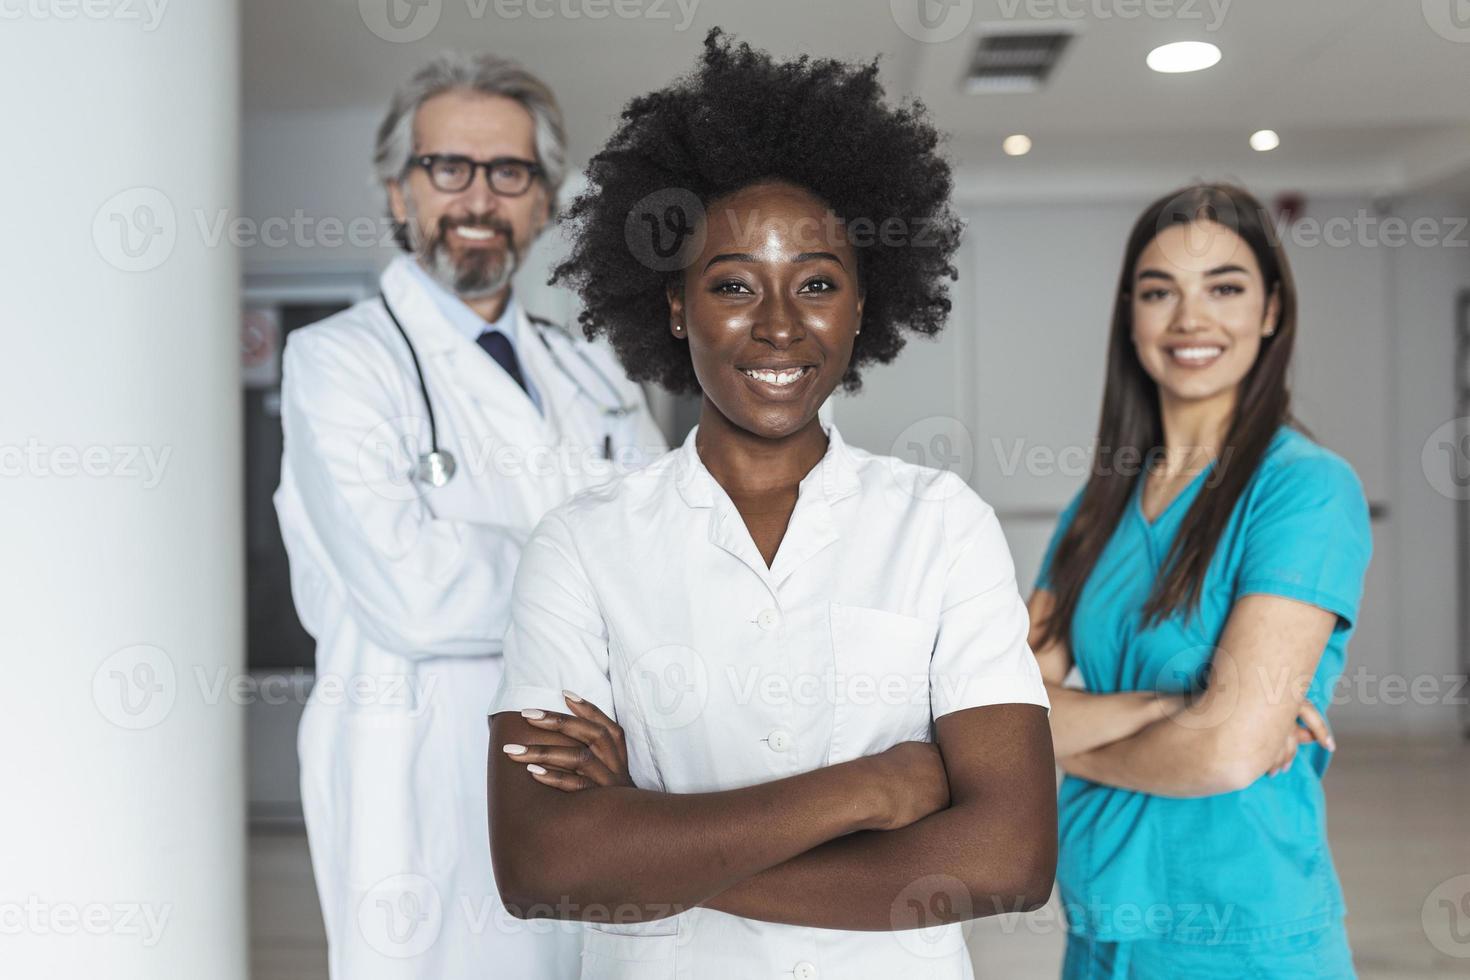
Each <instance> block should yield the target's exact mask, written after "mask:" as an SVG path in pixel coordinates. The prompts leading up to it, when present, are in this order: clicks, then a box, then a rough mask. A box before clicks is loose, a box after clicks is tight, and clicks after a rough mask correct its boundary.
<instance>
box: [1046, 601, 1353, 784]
mask: <svg viewBox="0 0 1470 980" xmlns="http://www.w3.org/2000/svg"><path fill="white" fill-rule="evenodd" d="M1053 598H1054V597H1053V596H1052V594H1051V593H1050V592H1048V591H1046V590H1038V591H1037V592H1036V593H1035V594H1034V595H1033V596H1032V598H1031V602H1030V611H1031V622H1032V623H1033V624H1034V625H1033V631H1032V637H1031V640H1032V643H1033V644H1035V643H1037V642H1038V641H1039V635H1038V634H1039V625H1038V624H1041V623H1044V622H1045V621H1046V618H1047V617H1048V616H1050V614H1051V609H1052V603H1053ZM1336 619H1337V617H1336V616H1335V615H1334V614H1333V613H1330V612H1328V611H1326V610H1324V609H1321V608H1318V607H1317V606H1313V605H1310V604H1307V603H1303V602H1298V601H1296V600H1293V599H1286V598H1283V597H1281V596H1274V595H1247V596H1245V597H1243V598H1242V599H1240V600H1239V601H1238V602H1237V603H1236V604H1235V607H1234V608H1233V609H1232V611H1231V613H1230V618H1229V619H1228V620H1227V621H1226V624H1225V630H1224V633H1223V634H1222V635H1221V638H1220V643H1219V646H1218V647H1217V648H1216V651H1215V654H1214V657H1213V659H1212V661H1211V670H1210V683H1209V687H1208V688H1207V689H1206V690H1205V692H1204V693H1203V694H1202V695H1200V696H1199V697H1198V698H1195V699H1193V700H1186V699H1185V698H1182V697H1177V696H1172V695H1161V694H1158V693H1156V692H1152V691H1128V692H1122V693H1117V694H1089V693H1086V692H1083V691H1076V690H1072V689H1069V688H1064V687H1063V686H1062V681H1063V679H1064V678H1065V677H1066V674H1067V672H1068V671H1069V670H1070V669H1071V667H1072V656H1071V652H1070V651H1069V650H1068V649H1067V647H1066V645H1065V644H1064V643H1056V642H1054V643H1052V644H1049V645H1047V646H1045V647H1042V648H1040V649H1037V650H1036V656H1037V661H1038V663H1039V664H1040V667H1041V672H1042V676H1043V678H1044V679H1045V682H1046V686H1047V694H1048V696H1050V697H1051V699H1052V714H1051V724H1052V737H1053V741H1054V743H1055V745H1056V751H1057V757H1058V760H1059V761H1060V763H1061V766H1062V768H1063V769H1064V770H1066V771H1067V772H1069V773H1071V774H1072V775H1075V776H1080V777H1082V778H1084V779H1089V780H1092V781H1093V782H1099V783H1105V784H1107V785H1110V786H1119V787H1122V788H1124V789H1131V790H1137V791H1139V792H1144V793H1154V794H1157V795H1160V796H1177V797H1194V796H1212V795H1215V794H1218V793H1228V792H1233V791H1235V790H1239V789H1243V788H1245V787H1246V786H1249V785H1250V784H1251V783H1253V782H1255V781H1256V780H1257V779H1258V778H1260V777H1261V776H1263V775H1265V774H1266V773H1267V772H1272V773H1273V774H1274V772H1276V771H1278V770H1279V769H1281V768H1285V767H1288V766H1290V764H1291V758H1292V757H1293V756H1294V754H1295V751H1296V747H1297V746H1298V745H1300V744H1302V743H1304V742H1310V741H1313V740H1316V741H1319V742H1322V743H1324V744H1325V745H1327V747H1328V748H1329V749H1330V748H1333V747H1334V746H1333V743H1332V737H1331V734H1330V733H1329V732H1328V730H1327V727H1326V722H1325V721H1324V720H1323V719H1322V717H1321V716H1320V715H1319V714H1318V713H1317V711H1316V710H1315V709H1314V708H1313V707H1312V705H1311V704H1310V703H1308V702H1307V701H1306V700H1305V698H1306V691H1307V687H1308V685H1309V684H1310V682H1311V679H1312V675H1313V673H1314V672H1315V671H1316V669H1317V663H1318V661H1319V660H1320V659H1321V656H1322V651H1323V649H1324V647H1325V646H1326V644H1327V641H1328V638H1329V637H1330V635H1331V633H1332V629H1333V627H1334V625H1335V623H1336ZM1033 648H1034V647H1033ZM1298 718H1300V719H1301V721H1302V723H1303V725H1305V726H1306V727H1299V726H1298V725H1297V724H1296V720H1297V719H1298Z"/></svg>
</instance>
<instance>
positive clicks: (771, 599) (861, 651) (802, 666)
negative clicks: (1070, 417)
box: [491, 427, 1048, 980]
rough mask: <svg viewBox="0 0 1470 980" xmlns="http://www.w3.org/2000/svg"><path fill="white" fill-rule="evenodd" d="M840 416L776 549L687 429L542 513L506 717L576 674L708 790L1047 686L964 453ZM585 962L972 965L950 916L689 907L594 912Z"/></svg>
mask: <svg viewBox="0 0 1470 980" xmlns="http://www.w3.org/2000/svg"><path fill="white" fill-rule="evenodd" d="M696 432H697V430H696ZM827 434H828V447H827V451H826V454H825V455H824V456H823V458H822V459H821V461H820V462H819V463H818V464H817V465H816V466H815V467H813V468H812V470H811V472H809V473H808V474H807V475H806V477H805V478H803V479H802V481H801V485H800V489H799V496H798V499H797V502H796V508H795V510H794V511H793V513H792V515H791V520H790V523H789V525H788V527H787V530H786V534H785V537H784V538H783V539H782V541H781V545H780V548H779V549H778V551H777V553H776V556H775V559H774V561H773V562H772V564H771V566H770V567H769V568H768V567H767V566H766V563H765V561H764V560H763V559H762V557H761V555H760V552H759V551H758V550H757V548H756V546H755V543H754V541H753V540H752V539H751V536H750V533H749V531H748V530H747V529H746V526H745V523H744V521H743V520H742V518H741V516H740V513H739V512H738V511H737V510H736V508H735V506H734V504H733V503H732V502H731V500H730V498H729V496H728V495H727V494H726V493H725V491H724V490H723V488H721V487H720V485H719V484H718V483H717V482H716V481H715V479H714V478H713V477H712V476H711V475H710V472H709V470H707V469H706V468H705V466H704V464H703V463H702V462H701V461H700V459H699V454H698V452H697V451H696V449H695V446H694V442H695V433H694V432H691V433H690V434H689V437H688V438H687V439H686V440H685V442H684V445H683V446H682V447H680V448H678V449H676V450H674V451H672V452H670V453H668V454H667V455H665V456H663V457H661V458H660V459H659V460H657V461H655V462H654V463H653V464H651V465H650V466H649V467H647V468H646V469H644V470H641V471H639V472H635V473H631V474H628V475H627V476H624V477H622V478H620V479H618V480H617V481H615V482H613V483H611V484H609V485H607V486H604V487H601V488H597V489H593V490H589V491H586V492H583V493H580V494H577V495H576V496H574V497H572V498H571V499H570V500H568V501H567V502H566V503H565V504H563V505H561V506H560V507H557V508H555V509H554V510H552V511H551V512H550V513H548V514H547V516H546V517H545V518H544V519H543V520H542V521H541V522H540V523H539V524H538V525H537V528H536V530H535V531H534V532H533V534H532V536H531V538H530V540H529V541H528V543H527V545H526V548H525V551H524V553H523V556H522V559H521V565H520V568H519V570H518V571H517V575H516V582H515V587H514V591H513V596H512V601H511V626H510V630H509V632H508V633H507V635H506V641H505V668H506V670H505V674H504V676H503V678H502V680H501V685H500V689H499V691H498V692H497V694H496V697H495V700H494V704H493V707H492V709H491V710H492V713H493V712H499V711H509V710H519V709H522V708H532V707H536V708H544V709H548V710H553V711H563V712H564V711H566V710H567V709H566V704H565V702H564V701H563V700H562V695H561V691H562V690H563V689H566V690H570V691H572V692H573V693H575V694H578V695H580V696H582V697H583V698H586V699H588V700H591V701H592V702H594V703H595V704H597V705H598V706H599V707H601V708H602V709H603V710H605V711H607V712H608V714H609V715H611V716H612V717H613V718H615V719H616V721H617V722H618V724H619V725H621V726H622V727H623V729H624V732H625V734H626V736H627V746H628V757H629V767H630V774H631V776H632V778H633V781H634V783H635V784H636V785H638V786H639V787H642V788H645V789H651V790H659V791H664V792H671V793H694V792H704V791H716V790H729V789H735V788H738V787H742V786H747V785H752V784H756V783H765V782H770V781H772V780H776V779H781V778H783V777H786V776H791V775H794V774H797V773H801V772H806V771H809V770H813V769H817V768H820V767H823V766H830V765H833V764H835V763H839V762H844V761H847V760H850V759H855V758H858V757H861V756H867V755H872V754H875V753H878V752H881V751H883V750H884V749H887V748H889V747H891V746H893V745H895V744H897V743H899V742H902V741H907V740H924V741H929V740H931V739H932V732H933V720H934V719H936V718H939V717H940V716H942V715H945V714H948V713H949V712H952V711H960V710H963V709H966V708H976V707H981V706H985V705H993V704H1002V703H1016V702H1020V703H1026V704H1037V705H1042V706H1048V702H1047V698H1046V690H1045V688H1044V686H1043V684H1042V680H1041V675H1040V671H1039V670H1038V668H1037V665H1036V660H1035V658H1034V657H1033V656H1032V654H1031V651H1030V649H1029V648H1028V647H1027V644H1026V635H1027V630H1028V625H1029V622H1028V617H1027V613H1026V606H1025V603H1024V602H1023V601H1022V599H1021V596H1020V595H1019V593H1018V592H1017V590H1016V582H1015V571H1014V567H1013V565H1012V563H1011V556H1010V552H1009V550H1008V549H1007V547H1006V543H1005V539H1004V536H1003V535H1002V533H1001V529H1000V524H999V522H998V521H997V519H996V516H995V512H994V511H993V510H992V509H991V508H990V507H989V506H988V505H987V504H985V503H984V502H983V501H982V500H981V499H980V498H979V497H978V496H977V495H976V494H975V493H974V491H972V490H971V489H970V488H969V487H968V486H966V485H965V483H964V481H963V480H961V479H960V478H959V477H957V476H955V475H954V474H952V473H947V472H942V471H937V470H931V469H927V468H924V467H919V466H915V465H913V464H910V463H906V462H903V461H901V460H897V459H894V458H891V457H884V456H874V455H872V454H870V453H867V452H864V451H863V450H860V449H855V448H852V447H849V446H847V445H846V444H845V443H844V442H843V441H842V437H841V436H840V435H839V434H838V432H837V429H836V428H835V427H832V428H830V429H828V433H827ZM608 830H609V832H610V833H612V832H616V828H612V827H610V828H608ZM902 911H903V910H900V909H895V914H896V916H901V915H902ZM582 975H583V977H585V978H591V977H598V978H603V977H607V978H629V980H632V978H637V980H675V978H677V980H707V978H708V980H759V978H769V980H791V978H793V977H795V978H797V980H817V978H818V977H825V978H830V980H854V978H870V977H871V978H874V980H879V978H881V980H894V978H903V980H920V978H934V980H940V978H944V980H959V978H969V977H970V976H971V969H970V961H969V956H968V954H967V952H966V949H965V945H964V940H963V934H962V931H961V927H960V926H959V925H957V924H956V925H950V926H943V927H938V928H932V929H925V930H910V931H895V932H856V931H851V932H850V931H844V930H831V929H815V928H806V927H798V926H789V925H779V924H773V923H767V922H760V921H756V920H753V919H746V918H742V917H739V916H733V915H728V914H725V913H722V912H717V911H713V910H710V909H705V908H697V909H692V910H690V911H688V912H684V913H681V914H679V915H677V916H673V917H671V918H667V919H662V920H657V921H652V922H644V923H635V924H628V925H607V924H594V925H589V927H588V932H587V940H586V946H585V951H584V953H583V974H582Z"/></svg>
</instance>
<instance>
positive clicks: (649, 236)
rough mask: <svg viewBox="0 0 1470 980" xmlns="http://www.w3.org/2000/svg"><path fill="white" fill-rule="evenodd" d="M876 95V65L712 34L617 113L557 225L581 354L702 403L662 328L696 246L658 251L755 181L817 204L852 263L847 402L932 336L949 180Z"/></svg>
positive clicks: (941, 315)
mask: <svg viewBox="0 0 1470 980" xmlns="http://www.w3.org/2000/svg"><path fill="white" fill-rule="evenodd" d="M883 95H884V93H883V88H882V86H881V85H880V84H879V81H878V63H877V59H876V58H875V59H874V60H873V61H872V62H871V63H869V64H865V65H853V64H847V63H844V62H841V61H837V60H833V59H813V58H811V57H810V56H808V55H802V56H800V57H798V58H796V59H794V60H791V61H786V62H778V61H775V60H773V59H772V57H771V56H770V55H769V54H768V53H766V52H763V51H758V50H755V49H752V48H751V47H750V45H749V44H746V43H744V42H742V43H740V44H738V45H736V44H733V43H732V42H731V40H730V39H729V38H728V37H727V36H725V35H724V32H723V31H721V29H720V28H718V27H716V28H714V29H712V30H711V31H710V32H709V34H708V35H707V36H706V37H705V40H704V52H703V55H702V57H701V59H700V61H699V63H698V64H697V66H696V67H695V69H694V70H693V71H692V72H691V73H689V74H688V75H686V76H684V77H682V78H680V79H678V80H676V81H675V82H674V83H672V84H671V85H669V86H668V87H666V88H664V89H661V90H659V91H656V92H652V93H650V94H648V95H644V96H640V97H638V98H635V99H633V100H632V101H631V102H630V103H628V105H627V107H626V108H625V109H624V110H623V113H622V122H621V124H620V125H619V127H618V129H617V130H616V132H614V134H613V135H612V137H611V139H609V141H608V143H607V146H606V147H605V148H603V150H602V151H601V152H599V153H598V154H597V155H596V156H594V157H593V158H592V161H591V163H590V164H589V165H588V168H587V179H588V189H587V190H586V191H585V192H584V193H582V194H581V195H579V196H578V197H577V199H576V200H575V201H573V202H572V204H571V206H570V207H569V208H568V209H567V211H566V213H565V214H564V216H563V220H564V222H565V225H566V229H567V231H568V232H569V238H570V241H571V252H570V255H569V256H568V258H567V259H566V261H564V262H562V263H561V264H560V265H558V266H557V267H556V269H555V270H554V272H553V273H552V277H551V280H550V282H551V283H553V284H556V283H568V284H570V285H572V286H573V287H574V288H575V289H576V290H577V291H578V293H579V294H580V295H581V298H582V302H583V310H582V312H581V313H580V314H579V316H578V321H579V322H580V323H581V325H582V329H583V332H584V333H585V334H586V335H587V337H588V339H595V338H596V337H598V336H599V335H606V337H607V338H608V340H609V342H610V343H611V345H612V347H613V350H614V351H615V352H616V354H617V356H618V359H619V360H620V361H621V362H622V364H623V367H624V369H625V370H626V371H627V372H628V375H629V377H630V378H632V379H633V380H635V381H651V382H655V383H657V384H659V385H661V386H663V387H664V388H666V389H668V390H669V391H672V392H675V393H691V394H692V393H698V392H699V390H700V388H699V383H698V380H697V379H696V378H695V373H694V366H693V364H692V362H691V360H690V356H689V349H688V345H687V344H686V343H685V342H684V341H683V340H681V339H679V338H677V337H674V336H673V335H672V334H671V333H670V331H669V329H668V321H669V308H668V297H667V293H666V290H667V288H668V287H669V286H670V285H673V286H675V288H678V285H679V284H680V283H682V277H683V268H684V267H686V266H687V265H688V264H689V263H690V262H692V261H693V258H694V255H695V254H697V253H698V251H699V247H702V240H701V241H700V245H699V247H695V248H693V249H692V250H691V249H689V248H684V249H682V250H680V251H677V252H676V253H675V254H673V255H672V257H670V256H669V251H668V249H667V248H663V249H661V248H660V241H659V240H658V239H659V236H661V235H662V233H663V230H664V229H665V228H666V227H672V228H674V229H675V230H676V231H678V230H679V229H681V228H682V229H683V231H684V232H685V233H686V234H682V235H681V237H682V238H684V239H686V240H687V239H689V238H692V237H694V236H692V235H689V234H687V232H689V231H692V230H693V228H694V227H695V222H697V221H699V220H702V218H703V209H704V208H706V207H708V206H709V205H710V204H711V203H712V202H716V201H718V200H719V199H721V198H723V197H725V196H727V195H729V194H732V193H734V192H736V191H739V190H741V189H743V188H745V187H748V186H751V185H753V184H757V183H762V182H766V181H783V182H787V183H790V184H794V185H796V186H798V187H801V188H804V189H806V190H807V191H809V192H810V193H812V194H814V195H815V196H816V197H817V198H819V199H820V200H822V201H823V202H825V203H826V205H827V206H828V207H829V208H830V209H831V211H832V212H833V214H834V215H835V216H836V217H837V218H838V219H839V220H840V221H842V222H843V223H844V227H845V228H846V230H847V234H848V236H849V239H850V240H851V241H852V243H853V244H854V246H855V250H856V252H857V253H858V270H857V277H858V283H859V286H860V288H861V289H862V291H863V295H864V304H863V321H862V331H861V333H859V334H858V336H857V338H856V340H855V342H854V347H853V353H852V360H851V362H850V363H849V365H848V368H847V371H846V373H845V374H844V375H843V378H842V386H843V388H844V389H845V390H847V391H849V392H851V391H855V390H857V389H858V387H859V386H860V385H861V379H860V377H859V369H860V368H861V367H862V366H863V365H865V364H869V363H873V362H878V363H885V364H886V363H887V362H889V361H891V360H893V358H894V357H895V356H897V354H898V352H899V351H900V350H902V349H903V346H904V342H905V339H906V338H905V332H906V331H912V332H913V333H917V334H923V335H925V336H933V335H934V334H936V333H938V332H939V330H940V328H941V327H943V326H944V320H945V317H946V316H947V315H948V313H949V310H950V300H949V290H948V284H947V281H949V280H954V279H956V278H957V273H956V271H955V268H954V266H953V265H952V264H951V259H952V257H953V255H954V252H955V249H956V248H957V247H958V246H959V241H960V234H961V230H962V223H961V222H960V220H959V219H958V218H957V217H956V216H955V214H954V213H953V212H952V211H951V209H950V205H949V197H950V191H951V188H952V186H953V179H952V176H951V173H950V166H949V163H948V162H947V161H946V160H945V159H944V158H943V157H942V156H941V155H940V154H939V153H938V152H937V146H938V144H939V141H940V134H939V133H938V131H936V129H935V128H934V126H933V125H932V124H931V123H930V122H929V119H928V114H927V111H926V110H925V108H924V106H923V104H922V103H919V102H917V101H911V102H910V103H908V104H906V105H903V106H899V107H890V106H888V105H886V104H885V103H884V101H883ZM670 208H673V209H674V210H673V211H672V212H671V211H670ZM690 211H694V212H695V217H694V218H693V219H692V220H691V218H690V216H689V214H688V212H690ZM671 219H672V223H671ZM890 232H896V234H892V233H890Z"/></svg>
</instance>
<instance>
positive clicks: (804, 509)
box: [771, 426, 859, 587]
mask: <svg viewBox="0 0 1470 980" xmlns="http://www.w3.org/2000/svg"><path fill="white" fill-rule="evenodd" d="M827 440H828V445H827V453H826V455H824V456H823V457H822V459H821V461H820V462H819V463H817V465H816V467H815V468H814V469H813V470H812V471H811V472H810V473H808V474H807V476H806V478H805V479H804V480H802V481H801V484H802V485H801V490H800V493H799V496H798V497H797V499H796V509H795V510H793V511H792V512H791V520H790V522H789V523H788V524H787V525H786V536H785V537H784V538H782V539H781V547H780V548H778V549H777V550H776V559H775V561H774V562H772V564H771V578H772V580H773V581H774V582H775V584H776V585H777V586H778V587H779V586H780V585H781V584H782V583H784V582H785V581H786V579H787V578H789V577H790V576H791V574H792V573H793V572H795V571H796V569H798V568H799V567H801V566H802V565H803V564H804V563H806V562H807V561H809V560H811V559H812V558H814V557H815V556H816V555H818V554H820V553H821V552H822V551H824V550H826V549H827V548H828V547H830V546H831V545H832V544H834V543H835V542H836V541H837V540H838V539H840V538H841V537H842V532H841V530H840V526H839V523H838V519H837V514H836V513H835V512H834V506H835V505H836V504H837V503H838V501H841V500H843V499H845V498H847V497H850V496H852V495H853V494H855V493H857V491H858V488H859V484H858V478H857V469H856V467H855V465H854V464H853V460H852V457H851V456H850V455H849V454H848V451H847V446H846V444H844V443H843V441H842V436H840V435H839V434H838V433H837V427H836V426H831V427H830V428H829V429H828V430H827Z"/></svg>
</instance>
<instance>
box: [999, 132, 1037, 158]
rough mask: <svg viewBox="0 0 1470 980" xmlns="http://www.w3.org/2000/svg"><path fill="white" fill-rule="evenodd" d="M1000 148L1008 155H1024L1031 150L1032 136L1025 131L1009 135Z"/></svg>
mask: <svg viewBox="0 0 1470 980" xmlns="http://www.w3.org/2000/svg"><path fill="white" fill-rule="evenodd" d="M1000 148H1001V149H1002V150H1005V151H1006V156H1008V157H1023V156H1025V155H1026V154H1028V153H1030V152H1031V137H1029V136H1027V135H1026V134H1025V133H1016V134H1015V135H1014V136H1007V137H1006V138H1005V142H1003V143H1001V144H1000Z"/></svg>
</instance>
